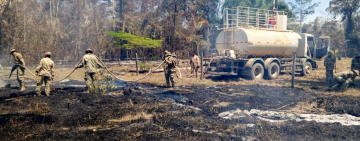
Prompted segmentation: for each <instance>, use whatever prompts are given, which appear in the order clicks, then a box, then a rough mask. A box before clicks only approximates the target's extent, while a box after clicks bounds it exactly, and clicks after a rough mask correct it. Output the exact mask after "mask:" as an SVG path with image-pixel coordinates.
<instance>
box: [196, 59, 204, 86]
mask: <svg viewBox="0 0 360 141" xmlns="http://www.w3.org/2000/svg"><path fill="white" fill-rule="evenodd" d="M203 56H204V53H201V56H200V59H201V62H200V69H201V76H200V80H203V78H204V71H203ZM196 73H197V72H196Z"/></svg>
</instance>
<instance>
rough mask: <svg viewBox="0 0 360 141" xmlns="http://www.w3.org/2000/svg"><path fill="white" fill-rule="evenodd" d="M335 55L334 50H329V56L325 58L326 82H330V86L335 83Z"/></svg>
mask: <svg viewBox="0 0 360 141" xmlns="http://www.w3.org/2000/svg"><path fill="white" fill-rule="evenodd" d="M335 62H336V59H335V56H333V53H332V52H330V51H329V52H328V56H327V57H326V58H325V61H324V66H325V69H326V82H328V84H329V88H331V86H332V83H333V75H334V68H335Z"/></svg>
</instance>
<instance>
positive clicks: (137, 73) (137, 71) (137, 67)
mask: <svg viewBox="0 0 360 141" xmlns="http://www.w3.org/2000/svg"><path fill="white" fill-rule="evenodd" d="M135 58H136V61H135V65H136V75H137V76H138V75H139V64H138V54H137V53H135Z"/></svg>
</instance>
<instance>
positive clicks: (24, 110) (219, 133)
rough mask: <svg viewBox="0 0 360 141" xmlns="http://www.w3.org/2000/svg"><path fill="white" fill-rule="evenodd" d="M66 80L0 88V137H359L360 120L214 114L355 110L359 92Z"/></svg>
mask: <svg viewBox="0 0 360 141" xmlns="http://www.w3.org/2000/svg"><path fill="white" fill-rule="evenodd" d="M28 83H31V82H28ZM64 83H66V84H71V85H73V86H71V85H65V84H64V85H60V84H55V87H56V88H55V89H53V91H52V93H51V96H50V97H46V96H40V97H39V96H34V95H35V91H32V90H33V89H34V87H32V86H29V87H28V91H25V92H18V91H17V90H16V87H12V88H1V89H0V140H215V141H219V140H357V139H358V138H359V136H360V126H344V125H341V124H339V123H318V122H314V121H299V122H298V121H293V120H289V121H284V122H280V123H273V122H268V121H264V120H260V119H258V118H255V117H243V118H238V119H223V118H221V117H219V113H222V112H225V111H229V110H236V109H241V110H249V111H250V110H251V109H259V110H272V111H287V110H291V109H293V108H294V107H297V106H298V104H299V103H309V105H310V104H311V103H315V104H314V105H313V106H312V107H309V108H308V109H307V110H304V111H301V112H305V113H318V112H319V111H322V113H323V114H350V115H353V116H357V117H359V116H360V107H359V104H358V101H359V100H360V98H359V97H353V96H321V95H316V94H313V93H310V92H307V91H305V90H303V89H300V88H295V89H290V88H286V87H271V86H262V85H250V86H242V85H233V86H225V85H222V86H213V87H208V86H180V87H179V88H178V89H172V88H170V89H165V88H162V87H161V86H155V85H148V84H136V86H137V87H136V86H135V87H133V88H132V93H131V94H130V95H124V90H122V89H121V87H119V88H118V89H116V90H114V91H112V92H107V93H102V94H101V93H96V94H84V93H82V91H83V90H84V88H83V87H78V86H81V85H84V82H80V81H69V82H64ZM32 84H33V83H32ZM118 85H120V84H118ZM319 109H320V110H319Z"/></svg>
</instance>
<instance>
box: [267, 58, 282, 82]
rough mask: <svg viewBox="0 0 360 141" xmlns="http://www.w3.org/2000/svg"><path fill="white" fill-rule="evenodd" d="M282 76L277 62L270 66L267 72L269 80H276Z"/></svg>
mask: <svg viewBox="0 0 360 141" xmlns="http://www.w3.org/2000/svg"><path fill="white" fill-rule="evenodd" d="M279 74H280V66H279V64H277V63H276V62H272V63H271V64H270V65H269V68H268V69H267V71H266V77H267V79H270V80H271V79H276V78H278V77H279Z"/></svg>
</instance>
